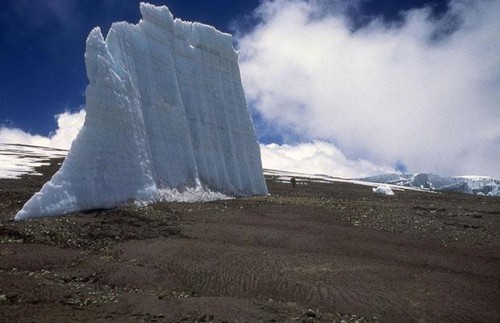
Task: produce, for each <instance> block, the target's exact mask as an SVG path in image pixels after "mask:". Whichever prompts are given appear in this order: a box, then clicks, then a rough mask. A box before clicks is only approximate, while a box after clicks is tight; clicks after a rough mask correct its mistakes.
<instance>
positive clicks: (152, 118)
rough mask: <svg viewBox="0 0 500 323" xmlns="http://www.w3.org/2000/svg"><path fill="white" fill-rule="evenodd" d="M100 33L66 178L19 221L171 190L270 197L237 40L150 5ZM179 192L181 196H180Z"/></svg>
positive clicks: (90, 44) (90, 52) (90, 57)
mask: <svg viewBox="0 0 500 323" xmlns="http://www.w3.org/2000/svg"><path fill="white" fill-rule="evenodd" d="M140 10H141V14H142V20H141V21H140V22H139V23H138V24H137V25H133V24H129V23H126V22H118V23H114V24H113V25H112V26H111V29H110V30H109V33H108V35H107V37H106V39H104V38H103V36H102V34H101V31H100V29H99V28H98V27H97V28H94V29H93V30H92V31H91V32H90V35H89V37H88V39H87V49H86V53H85V62H86V65H87V76H88V78H89V81H90V85H89V86H88V87H87V91H86V111H87V115H86V120H85V124H84V126H83V128H82V129H81V131H80V133H79V134H78V136H77V138H76V139H75V141H74V142H73V145H72V147H71V150H70V152H69V154H68V157H67V158H66V160H65V162H64V163H63V165H62V167H61V169H60V171H59V172H58V173H56V174H55V175H54V177H53V178H52V180H51V181H50V182H48V183H46V184H45V185H44V186H43V188H42V189H41V191H40V192H38V193H36V194H35V195H34V196H33V197H32V198H31V199H30V200H29V201H28V202H27V203H26V204H25V205H24V207H23V209H22V210H21V211H20V212H19V213H18V214H17V215H16V217H15V219H16V220H20V219H28V218H35V217H42V216H54V215H62V214H67V213H71V212H76V211H80V210H89V209H95V208H111V207H114V206H116V205H120V204H123V203H129V202H133V201H156V200H161V199H162V194H163V193H162V190H165V189H166V190H176V191H177V192H180V193H182V192H187V191H188V190H190V189H196V188H197V183H199V184H200V185H201V187H202V188H203V189H204V191H205V192H206V191H212V192H219V193H222V194H224V195H231V196H247V195H261V194H267V187H266V184H265V180H264V176H263V173H262V166H261V161H260V152H259V146H258V144H257V140H256V137H255V133H254V128H253V125H252V123H251V120H250V116H249V113H248V110H247V107H246V101H245V96H244V93H243V87H242V85H241V79H240V73H239V67H238V57H237V53H236V52H235V51H234V49H233V46H232V38H231V36H230V35H228V34H224V33H221V32H219V31H217V30H216V29H215V28H213V27H211V26H207V25H203V24H199V23H191V22H184V21H181V20H179V19H175V20H174V19H173V16H172V14H171V13H170V11H169V10H168V8H167V7H164V6H163V7H155V6H153V5H149V4H145V3H141V5H140ZM174 195H175V194H174Z"/></svg>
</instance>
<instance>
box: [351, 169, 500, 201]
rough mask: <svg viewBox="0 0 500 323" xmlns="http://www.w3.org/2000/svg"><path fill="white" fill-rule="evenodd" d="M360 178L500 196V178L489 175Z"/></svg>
mask: <svg viewBox="0 0 500 323" xmlns="http://www.w3.org/2000/svg"><path fill="white" fill-rule="evenodd" d="M360 180H362V181H366V182H372V183H384V184H393V185H400V186H407V187H418V188H426V189H431V190H436V191H445V192H459V193H466V194H477V195H485V196H500V180H498V179H494V178H491V177H487V176H440V175H436V174H428V173H416V174H383V175H376V176H370V177H365V178H361V179H360Z"/></svg>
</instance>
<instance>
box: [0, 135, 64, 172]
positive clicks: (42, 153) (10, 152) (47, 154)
mask: <svg viewBox="0 0 500 323" xmlns="http://www.w3.org/2000/svg"><path fill="white" fill-rule="evenodd" d="M66 154H67V151H66V150H63V149H57V148H49V147H35V146H28V145H17V144H6V143H0V178H10V179H14V178H20V177H21V176H23V175H34V176H38V175H42V174H40V173H38V172H36V170H35V169H36V168H37V167H40V166H46V165H50V159H52V158H64V157H66Z"/></svg>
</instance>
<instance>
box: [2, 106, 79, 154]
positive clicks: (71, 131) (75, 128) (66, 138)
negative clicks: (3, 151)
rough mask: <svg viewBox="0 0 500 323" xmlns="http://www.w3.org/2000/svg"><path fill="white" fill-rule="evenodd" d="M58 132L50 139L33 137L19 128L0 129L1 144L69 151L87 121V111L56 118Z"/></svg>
mask: <svg viewBox="0 0 500 323" xmlns="http://www.w3.org/2000/svg"><path fill="white" fill-rule="evenodd" d="M55 118H56V120H57V130H56V132H55V133H53V134H51V135H50V136H48V137H44V136H40V135H33V134H30V133H27V132H25V131H23V130H21V129H17V128H6V127H2V128H0V143H14V144H24V145H32V146H43V147H52V148H63V149H69V148H70V147H71V143H72V142H73V139H75V138H76V135H77V134H78V132H79V131H80V128H81V127H82V126H83V123H84V121H85V110H83V109H82V110H80V111H79V112H75V113H71V112H64V113H61V114H58V115H56V116H55Z"/></svg>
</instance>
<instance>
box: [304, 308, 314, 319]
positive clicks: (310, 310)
mask: <svg viewBox="0 0 500 323" xmlns="http://www.w3.org/2000/svg"><path fill="white" fill-rule="evenodd" d="M304 316H306V317H316V313H314V311H313V310H312V309H308V310H307V311H306V312H305V313H304Z"/></svg>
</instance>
